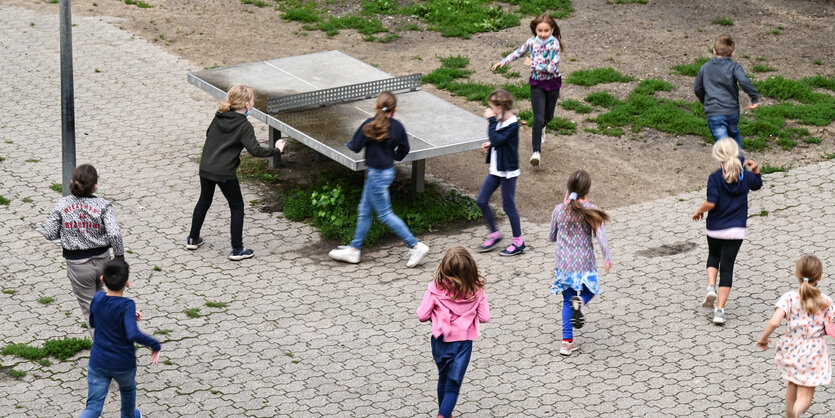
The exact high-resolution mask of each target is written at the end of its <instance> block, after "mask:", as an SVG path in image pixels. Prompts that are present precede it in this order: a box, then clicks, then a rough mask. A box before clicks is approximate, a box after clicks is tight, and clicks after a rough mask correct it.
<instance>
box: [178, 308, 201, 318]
mask: <svg viewBox="0 0 835 418" xmlns="http://www.w3.org/2000/svg"><path fill="white" fill-rule="evenodd" d="M183 313H185V314H186V316H187V317H189V318H198V317H200V316H202V315H200V308H189V309H186V310H184V311H183Z"/></svg>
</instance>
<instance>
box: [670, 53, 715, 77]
mask: <svg viewBox="0 0 835 418" xmlns="http://www.w3.org/2000/svg"><path fill="white" fill-rule="evenodd" d="M708 61H710V58H706V57H699V58H694V59H693V63H692V64H679V65H676V66H674V67H673V71H672V73H673V74H678V75H687V76H690V77H695V76H696V75H698V74H699V68H702V65H704V64H705V63H706V62H708Z"/></svg>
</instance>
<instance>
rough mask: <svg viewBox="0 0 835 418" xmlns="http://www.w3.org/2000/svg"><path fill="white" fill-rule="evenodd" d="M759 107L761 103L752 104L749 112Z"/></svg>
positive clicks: (749, 106)
mask: <svg viewBox="0 0 835 418" xmlns="http://www.w3.org/2000/svg"><path fill="white" fill-rule="evenodd" d="M759 105H760V104H759V103H751V104H749V105H748V110H754V109H756V108H757V106H759Z"/></svg>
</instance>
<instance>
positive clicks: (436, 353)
mask: <svg viewBox="0 0 835 418" xmlns="http://www.w3.org/2000/svg"><path fill="white" fill-rule="evenodd" d="M430 341H431V343H432V357H434V358H435V365H437V366H438V389H437V390H438V415H440V416H442V417H449V416H450V415H452V410H453V409H455V404H456V403H457V402H458V393H459V392H460V391H461V383H462V382H463V381H464V373H466V372H467V366H469V365H470V356H471V355H472V353H473V342H472V341H469V340H466V341H452V342H444V336H443V335H442V336H441V337H440V338H435V337H434V336H432V338H431V340H430Z"/></svg>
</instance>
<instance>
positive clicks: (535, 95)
mask: <svg viewBox="0 0 835 418" xmlns="http://www.w3.org/2000/svg"><path fill="white" fill-rule="evenodd" d="M559 97H560V90H559V89H557V90H551V91H545V90H544V89H541V88H539V87H534V86H531V108H532V109H533V132H531V146H532V147H533V150H534V151H535V152H540V151H542V128H544V127H545V125H547V124H548V122H550V121H551V120H552V119H554V108H556V107H557V99H558V98H559Z"/></svg>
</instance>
